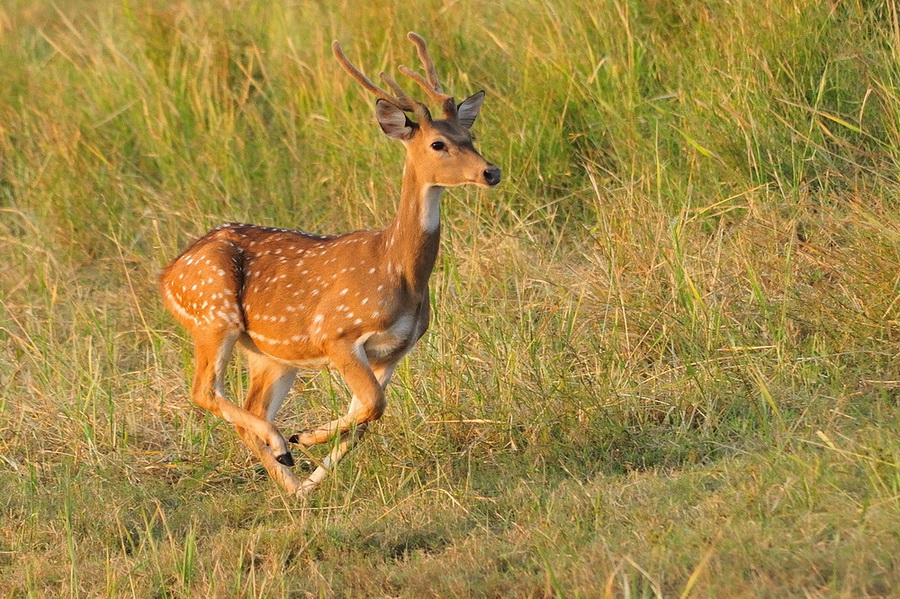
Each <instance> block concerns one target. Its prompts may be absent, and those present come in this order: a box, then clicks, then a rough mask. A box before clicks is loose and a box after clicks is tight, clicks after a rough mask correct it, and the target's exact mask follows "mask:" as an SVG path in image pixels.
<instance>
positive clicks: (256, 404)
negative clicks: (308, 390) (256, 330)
mask: <svg viewBox="0 0 900 599" xmlns="http://www.w3.org/2000/svg"><path fill="white" fill-rule="evenodd" d="M247 356H248V364H249V368H250V388H249V389H248V391H247V399H246V401H245V402H244V409H245V410H247V411H248V412H250V413H251V414H253V415H254V416H257V417H259V418H263V419H265V420H266V421H268V422H271V421H272V420H273V419H274V418H275V414H276V413H277V412H278V409H279V408H280V407H281V404H282V402H283V401H284V398H285V397H286V396H287V394H288V392H289V391H290V389H291V385H292V384H293V382H294V378H295V377H296V375H297V370H296V369H295V368H291V367H289V366H285V365H283V364H280V363H278V362H276V361H274V360H269V359H266V358H265V357H263V356H262V355H260V354H252V353H249V352H248V354H247ZM235 428H236V430H237V433H238V435H239V436H240V437H241V439H242V440H243V441H244V443H245V444H246V445H247V446H248V447H249V448H250V450H251V451H252V452H253V454H254V455H255V456H256V457H257V458H258V459H259V461H260V462H262V465H263V467H264V468H265V469H266V472H268V473H269V476H271V477H272V479H273V480H275V481H276V482H277V483H278V484H280V485H281V486H282V487H283V488H284V489H285V490H286V491H287V492H288V493H290V494H294V493H295V492H296V491H297V489H298V488H299V486H300V480H299V479H298V478H297V477H296V476H294V473H293V472H292V471H291V470H290V468H288V467H287V466H290V465H292V464H291V463H287V464H286V463H285V462H282V461H281V460H279V459H278V458H276V457H275V454H274V453H273V452H272V450H271V449H270V448H269V446H267V445H266V444H265V443H263V442H262V440H261V439H260V438H259V437H257V436H255V435H254V434H252V433H251V432H250V431H249V430H248V429H246V428H243V427H241V426H236V427H235ZM288 455H290V454H288Z"/></svg>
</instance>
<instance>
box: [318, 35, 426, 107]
mask: <svg viewBox="0 0 900 599" xmlns="http://www.w3.org/2000/svg"><path fill="white" fill-rule="evenodd" d="M331 50H332V52H334V57H335V58H337V60H338V62H339V63H341V66H342V67H344V70H345V71H347V72H348V73H350V75H351V76H352V77H353V78H354V79H356V81H357V82H358V83H359V84H360V85H362V86H363V87H364V88H366V90H368V91H369V92H371V93H373V94H375V95H376V96H378V97H379V98H381V99H382V100H384V101H385V102H388V103H390V104H393V105H394V106H396V107H397V108H399V109H400V110H404V111H407V112H414V111H415V110H416V106H415V103H414V102H413V101H412V100H411V99H410V98H409V96H407V95H406V94H405V93H403V90H401V89H400V86H398V85H397V83H396V82H394V81H393V79H390V77H388V76H387V75H385V74H384V73H382V74H381V77H382V79H384V80H385V82H387V84H388V85H389V86H390V87H391V88H393V89H394V91H395V92H399V93H398V94H397V95H398V96H399V97H397V98H395V97H393V96H391V95H390V94H389V93H387V92H386V91H385V90H383V89H381V88H380V87H378V86H377V85H375V84H374V83H372V81H371V80H370V79H369V78H368V77H366V76H365V75H363V74H362V72H360V70H359V69H357V68H356V67H355V66H353V63H352V62H350V60H349V59H348V58H347V55H346V54H344V50H343V49H342V48H341V44H340V42H338V41H337V40H334V41H333V42H332V43H331Z"/></svg>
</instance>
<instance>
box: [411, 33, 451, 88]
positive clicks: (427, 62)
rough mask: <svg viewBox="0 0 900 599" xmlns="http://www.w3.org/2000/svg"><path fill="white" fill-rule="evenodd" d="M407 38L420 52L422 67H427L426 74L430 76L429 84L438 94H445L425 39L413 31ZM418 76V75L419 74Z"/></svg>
mask: <svg viewBox="0 0 900 599" xmlns="http://www.w3.org/2000/svg"><path fill="white" fill-rule="evenodd" d="M406 37H408V38H409V40H410V41H411V42H412V43H414V44H415V45H416V49H417V50H418V51H419V60H421V61H422V66H423V67H425V73H426V74H427V75H428V83H429V84H430V85H431V88H432V89H433V90H434V91H436V92H438V93H441V92H443V90H442V89H441V84H440V82H439V81H438V76H437V69H435V68H434V61H432V60H431V55H430V54H429V53H428V45H427V44H426V43H425V38H423V37H422V36H421V35H419V34H418V33H415V32H413V31H410V32H409V33H408V34H407V35H406ZM416 74H417V75H418V73H416ZM416 83H418V81H416ZM420 85H421V84H420Z"/></svg>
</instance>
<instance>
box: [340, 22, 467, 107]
mask: <svg viewBox="0 0 900 599" xmlns="http://www.w3.org/2000/svg"><path fill="white" fill-rule="evenodd" d="M407 37H408V38H409V39H410V41H412V42H413V43H414V44H415V45H416V48H417V49H418V52H419V60H421V61H422V66H424V67H425V72H426V74H427V76H428V80H427V81H426V80H425V77H423V76H422V75H420V74H419V73H417V72H416V71H413V70H412V69H410V68H409V67H406V66H403V65H401V66H400V72H401V73H403V74H404V75H406V76H407V77H409V78H410V79H412V80H413V81H415V82H416V83H417V84H418V86H419V87H421V88H422V89H423V90H424V91H425V93H427V94H428V96H429V97H431V99H432V100H434V101H436V102H439V103H440V104H441V106H442V107H443V109H444V116H445V117H446V118H448V119H456V118H457V114H456V102H455V101H454V100H453V96H451V95H449V94H445V93H444V92H443V90H442V89H441V84H440V83H439V82H438V78H437V70H436V69H435V68H434V62H433V61H432V60H431V56H430V55H429V54H428V47H427V46H426V45H425V40H424V39H423V38H422V36H420V35H419V34H417V33H413V32H412V31H410V32H409V35H408V36H407ZM331 49H332V51H333V52H334V56H335V58H337V59H338V62H340V63H341V66H342V67H344V70H346V71H347V72H348V73H350V75H351V76H352V77H353V78H354V79H356V81H357V82H359V84H360V85H362V86H363V87H364V88H365V89H366V90H368V91H369V92H371V93H373V94H375V95H376V96H377V97H379V98H381V99H382V100H384V101H385V102H388V103H389V104H392V105H394V106H396V107H397V108H399V109H400V110H403V111H405V112H412V113H414V114H415V115H416V116H417V117H418V118H419V119H422V118H431V117H430V115H429V113H428V109H427V108H426V107H425V105H424V104H422V103H421V102H417V101H416V100H413V99H412V98H410V97H409V96H408V95H407V94H406V92H404V91H403V88H401V87H400V85H399V84H398V83H397V82H396V81H395V80H394V79H393V77H391V76H390V75H388V74H387V73H380V76H381V80H382V81H384V82H385V83H386V84H387V86H388V87H390V88H391V90H393V92H394V94H395V95H394V96H392V95H390V94H389V93H388V92H387V91H385V90H384V89H382V88H380V87H378V86H377V85H375V84H374V83H372V81H371V79H369V78H368V77H366V76H365V75H363V74H362V72H361V71H360V70H359V69H357V68H356V67H355V66H354V65H353V63H351V62H350V60H349V59H348V58H347V55H346V54H344V51H343V49H341V44H340V42H338V41H337V40H334V42H332V44H331Z"/></svg>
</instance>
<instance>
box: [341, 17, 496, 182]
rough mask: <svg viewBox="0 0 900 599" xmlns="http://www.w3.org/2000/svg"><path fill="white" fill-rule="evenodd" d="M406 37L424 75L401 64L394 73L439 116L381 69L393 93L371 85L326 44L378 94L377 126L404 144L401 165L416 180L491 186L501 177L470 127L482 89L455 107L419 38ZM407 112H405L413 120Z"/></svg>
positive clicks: (345, 57) (347, 67)
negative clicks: (437, 110) (432, 105)
mask: <svg viewBox="0 0 900 599" xmlns="http://www.w3.org/2000/svg"><path fill="white" fill-rule="evenodd" d="M408 37H409V39H410V40H411V41H412V42H413V43H414V44H415V45H416V48H417V49H418V53H419V59H420V60H421V61H422V65H423V67H424V68H425V73H426V75H425V76H423V75H421V74H420V73H418V72H416V71H414V70H412V69H410V68H408V67H406V66H400V72H401V73H403V74H404V75H406V76H408V77H409V78H411V79H412V80H413V81H415V82H416V84H418V85H419V87H421V88H422V89H423V90H424V91H425V93H426V94H427V95H428V96H429V97H430V98H431V99H432V100H434V101H435V102H437V103H438V104H440V106H441V108H442V109H443V112H444V117H443V118H440V119H435V118H433V117H432V116H431V112H430V111H429V110H428V107H427V106H426V105H425V104H424V103H422V102H419V101H417V100H414V99H412V98H410V97H409V95H407V94H406V92H405V91H403V88H401V87H400V85H399V84H398V83H397V82H396V81H395V80H394V79H393V78H392V77H391V76H390V75H388V74H386V73H381V74H380V75H381V79H382V80H383V81H384V82H385V84H387V86H388V87H390V88H391V90H392V91H393V92H394V93H393V95H391V94H389V93H388V92H387V91H385V90H384V89H382V88H380V87H378V86H377V85H375V84H374V83H372V81H371V80H370V79H369V78H368V77H366V76H365V75H363V74H362V72H360V70H359V69H357V68H356V67H355V66H354V65H353V64H352V63H351V62H350V61H349V60H348V59H347V56H346V55H345V54H344V52H343V50H342V49H341V45H340V43H339V42H338V41H337V40H335V41H334V43H333V44H332V50H333V51H334V55H335V57H336V58H337V59H338V61H339V62H340V63H341V65H342V66H343V67H344V69H345V70H346V71H347V72H348V73H350V75H351V76H352V77H353V78H354V79H356V81H357V82H359V83H360V85H362V86H363V88H365V89H366V90H368V91H369V92H371V93H373V94H374V95H375V96H377V97H378V100H377V101H376V103H375V113H376V117H377V119H378V123H379V124H380V125H381V129H382V130H383V131H384V132H385V134H386V135H387V136H388V137H391V138H393V139H399V140H400V141H402V142H403V143H404V145H405V146H406V151H407V158H406V168H407V169H410V168H411V169H413V170H414V171H415V174H416V176H417V178H418V179H419V181H420V182H421V183H422V184H424V185H431V186H435V187H442V188H443V187H455V186H459V185H468V184H474V185H478V186H481V187H493V186H494V185H497V184H498V183H499V182H500V178H501V173H500V169H499V168H498V167H497V166H496V165H494V164H491V163H490V162H488V161H487V160H485V159H484V158H483V157H482V156H481V154H479V153H478V151H477V150H476V149H475V146H474V144H473V137H472V133H471V131H470V129H471V128H472V125H473V124H474V123H475V119H476V118H477V117H478V111H479V110H480V109H481V105H482V103H483V102H484V92H483V91H480V92H478V93H475V94H473V95H472V96H469V97H468V98H466V99H465V100H463V101H462V102H461V103H460V104H458V105H457V104H456V101H455V100H454V99H453V96H451V95H449V94H446V93H444V91H443V89H442V88H441V84H440V82H439V81H438V77H437V71H436V70H435V68H434V62H432V60H431V56H430V55H429V54H428V48H427V46H426V44H425V40H424V39H422V37H421V36H420V35H418V34H416V33H413V32H410V33H409V35H408ZM426 77H427V78H426ZM407 113H411V114H412V115H413V117H415V119H416V120H413V119H412V118H410V117H409V116H408V114H407Z"/></svg>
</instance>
